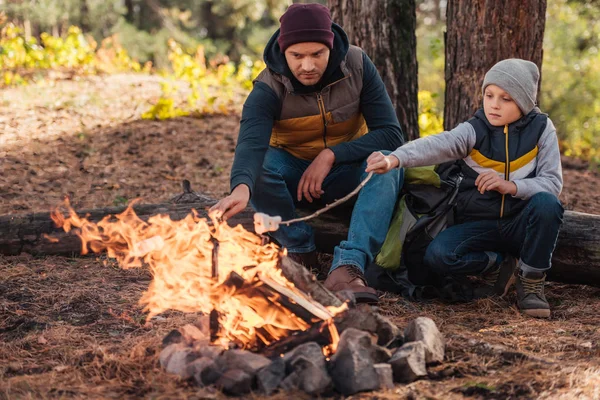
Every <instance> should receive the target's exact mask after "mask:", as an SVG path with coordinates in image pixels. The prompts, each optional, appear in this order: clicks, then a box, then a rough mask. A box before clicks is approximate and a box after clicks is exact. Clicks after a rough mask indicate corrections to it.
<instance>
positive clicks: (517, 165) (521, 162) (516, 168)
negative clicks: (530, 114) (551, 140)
mask: <svg viewBox="0 0 600 400" xmlns="http://www.w3.org/2000/svg"><path fill="white" fill-rule="evenodd" d="M537 153H538V147H537V146H536V147H535V148H534V149H533V150H531V151H530V152H528V153H526V154H524V155H523V156H521V157H519V158H517V159H516V160H512V161H511V162H510V165H509V171H510V177H511V180H513V179H523V178H525V177H527V176H528V175H529V174H530V173H531V172H533V171H534V170H535V167H536V166H537V158H536V156H537ZM464 161H465V163H466V164H467V165H468V166H469V167H470V168H472V169H473V170H474V171H475V172H477V173H479V174H482V173H484V172H487V171H490V170H493V171H496V172H497V173H498V175H500V176H501V177H504V167H505V163H504V162H501V161H496V160H492V159H491V158H487V157H486V156H484V155H483V154H481V153H480V152H479V151H478V150H475V149H473V150H472V151H471V153H470V154H469V155H468V156H467V157H466V158H465V159H464Z"/></svg>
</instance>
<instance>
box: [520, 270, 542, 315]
mask: <svg viewBox="0 0 600 400" xmlns="http://www.w3.org/2000/svg"><path fill="white" fill-rule="evenodd" d="M545 282H546V274H544V273H543V272H527V273H524V272H523V271H520V272H519V274H518V275H517V282H516V286H517V306H518V307H519V309H520V310H521V312H522V313H523V314H526V315H529V316H532V317H536V318H550V304H548V300H546V296H545V295H544V283H545Z"/></svg>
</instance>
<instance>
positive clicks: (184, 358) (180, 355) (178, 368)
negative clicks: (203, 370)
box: [165, 347, 198, 379]
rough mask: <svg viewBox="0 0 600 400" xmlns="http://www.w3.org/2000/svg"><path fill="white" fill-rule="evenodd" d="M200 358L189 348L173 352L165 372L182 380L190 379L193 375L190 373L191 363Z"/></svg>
mask: <svg viewBox="0 0 600 400" xmlns="http://www.w3.org/2000/svg"><path fill="white" fill-rule="evenodd" d="M197 358H198V354H197V353H195V352H194V350H192V349H191V348H189V347H186V348H184V349H181V350H176V351H175V352H173V354H172V355H171V357H170V358H169V361H168V362H167V366H166V368H165V370H166V371H167V372H168V373H170V374H175V375H179V376H180V377H181V378H182V379H188V378H189V377H190V376H191V375H190V374H189V373H188V369H187V366H188V364H189V363H191V362H192V361H194V360H195V359H197Z"/></svg>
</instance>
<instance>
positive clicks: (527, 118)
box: [473, 107, 546, 134]
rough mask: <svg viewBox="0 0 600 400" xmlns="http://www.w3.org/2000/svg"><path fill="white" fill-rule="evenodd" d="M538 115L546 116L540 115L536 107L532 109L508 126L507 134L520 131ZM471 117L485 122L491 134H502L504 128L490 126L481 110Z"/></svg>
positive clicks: (540, 112)
mask: <svg viewBox="0 0 600 400" xmlns="http://www.w3.org/2000/svg"><path fill="white" fill-rule="evenodd" d="M538 115H546V114H544V113H542V111H541V110H540V109H539V108H538V107H534V108H533V110H531V111H530V112H529V114H527V115H524V116H522V117H521V118H519V119H518V120H516V121H515V122H512V123H510V124H508V132H509V133H512V132H518V131H521V130H522V129H524V128H525V127H526V126H527V125H529V124H530V123H531V121H533V120H534V119H535V118H536V117H537V116H538ZM473 117H474V118H477V119H480V120H482V121H483V122H485V124H486V126H487V127H488V129H489V130H490V131H491V132H498V133H502V134H504V126H494V125H492V124H491V123H490V121H488V119H487V117H486V116H485V112H484V111H483V108H480V109H479V110H477V111H476V112H475V115H474V116H473Z"/></svg>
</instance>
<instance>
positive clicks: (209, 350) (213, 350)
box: [194, 344, 225, 360]
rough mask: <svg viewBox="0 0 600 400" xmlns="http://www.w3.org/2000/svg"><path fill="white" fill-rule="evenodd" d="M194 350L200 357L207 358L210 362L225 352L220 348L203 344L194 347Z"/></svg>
mask: <svg viewBox="0 0 600 400" xmlns="http://www.w3.org/2000/svg"><path fill="white" fill-rule="evenodd" d="M194 350H196V352H197V353H198V355H199V356H200V357H207V358H210V359H211V360H214V359H216V358H217V357H219V356H220V355H221V354H222V353H223V351H225V350H224V349H223V348H222V347H221V346H213V345H205V344H199V345H198V346H194Z"/></svg>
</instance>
